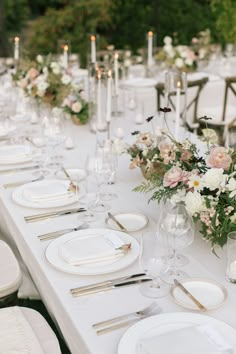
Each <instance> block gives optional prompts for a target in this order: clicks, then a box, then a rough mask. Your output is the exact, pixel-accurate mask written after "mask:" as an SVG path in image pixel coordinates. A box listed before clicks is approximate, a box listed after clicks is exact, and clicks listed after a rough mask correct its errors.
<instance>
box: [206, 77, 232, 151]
mask: <svg viewBox="0 0 236 354" xmlns="http://www.w3.org/2000/svg"><path fill="white" fill-rule="evenodd" d="M224 83H225V87H224V97H223V104H219V105H216V106H214V107H210V108H209V113H208V114H207V116H209V117H210V118H212V119H211V120H208V121H207V126H208V128H211V129H214V130H215V131H216V132H217V135H218V139H219V144H220V145H227V144H228V143H229V134H235V130H236V76H231V77H225V78H224ZM229 95H231V102H230V100H229ZM232 98H233V99H235V104H232ZM219 99H220V97H219ZM205 112H206V113H207V112H208V108H206V111H205ZM203 125H204V126H205V123H203V122H201V123H200V126H201V127H203Z"/></svg>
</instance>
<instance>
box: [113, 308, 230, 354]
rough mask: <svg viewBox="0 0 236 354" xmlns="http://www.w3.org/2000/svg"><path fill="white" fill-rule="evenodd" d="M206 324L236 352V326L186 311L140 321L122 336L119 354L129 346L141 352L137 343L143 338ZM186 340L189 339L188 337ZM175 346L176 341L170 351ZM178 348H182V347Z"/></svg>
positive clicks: (124, 353) (131, 350) (132, 351)
mask: <svg viewBox="0 0 236 354" xmlns="http://www.w3.org/2000/svg"><path fill="white" fill-rule="evenodd" d="M204 324H206V325H208V326H212V327H214V328H215V330H216V331H217V332H219V334H220V335H221V336H222V337H223V338H224V340H225V342H227V343H228V344H229V345H231V346H232V348H233V353H232V354H236V330H235V329H234V328H232V327H230V326H229V325H227V324H226V323H224V322H222V321H219V320H216V319H215V318H213V317H209V316H205V315H201V314H196V313H185V312H178V313H165V314H160V315H155V316H151V317H149V318H146V319H144V320H142V321H139V322H138V323H136V324H135V325H133V326H132V327H130V328H129V329H128V330H127V331H126V332H125V334H124V335H123V336H122V338H121V340H120V342H119V345H118V352H117V354H127V348H129V349H128V353H129V354H139V352H138V351H137V344H138V342H139V341H140V339H141V338H142V339H143V338H151V337H154V336H155V335H156V336H158V335H160V334H164V333H167V332H170V331H174V330H177V329H182V328H185V327H190V326H194V325H204ZM186 340H188V338H187V337H186ZM156 342H157V339H156ZM174 346H175V343H170V353H172V352H173V353H174V350H173V348H174ZM178 349H179V351H180V350H181V348H178ZM172 350H173V351H172ZM189 353H191V343H189ZM156 354H162V352H161V348H157V350H156ZM199 354H200V353H199Z"/></svg>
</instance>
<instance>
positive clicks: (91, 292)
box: [72, 278, 152, 297]
mask: <svg viewBox="0 0 236 354" xmlns="http://www.w3.org/2000/svg"><path fill="white" fill-rule="evenodd" d="M151 280H152V279H150V278H145V279H137V280H133V281H128V282H127V281H126V282H122V283H118V284H114V283H113V284H112V285H110V286H99V287H97V288H92V289H88V290H85V291H81V292H75V293H73V294H72V295H73V296H74V297H79V296H84V295H91V294H95V293H98V292H103V291H107V290H112V289H116V288H117V289H119V288H122V287H126V286H131V285H136V284H140V283H144V282H147V281H151Z"/></svg>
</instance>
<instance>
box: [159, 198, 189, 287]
mask: <svg viewBox="0 0 236 354" xmlns="http://www.w3.org/2000/svg"><path fill="white" fill-rule="evenodd" d="M157 235H158V238H159V239H160V240H162V241H163V242H165V244H166V247H167V249H168V252H169V257H167V259H169V261H170V269H169V271H168V274H166V275H165V281H166V282H168V283H171V284H172V283H173V282H174V279H175V278H176V279H180V280H181V279H182V278H185V277H186V276H187V274H186V273H185V272H183V271H182V270H179V269H178V265H177V250H181V249H183V248H185V247H188V246H189V245H190V244H191V243H192V242H193V239H194V224H193V221H192V218H191V216H190V215H189V214H188V213H187V211H186V209H185V207H184V205H182V204H175V205H172V204H171V203H169V204H167V205H165V207H164V208H163V211H162V213H161V215H160V220H159V224H158V231H157Z"/></svg>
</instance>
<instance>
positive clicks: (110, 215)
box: [108, 212, 127, 231]
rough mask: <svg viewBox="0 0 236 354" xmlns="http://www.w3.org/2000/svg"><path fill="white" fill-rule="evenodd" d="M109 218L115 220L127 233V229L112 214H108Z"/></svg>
mask: <svg viewBox="0 0 236 354" xmlns="http://www.w3.org/2000/svg"><path fill="white" fill-rule="evenodd" d="M108 217H109V218H110V219H111V220H113V221H114V222H115V223H116V225H117V226H118V227H119V228H120V229H121V230H122V231H127V230H126V228H125V227H124V226H123V225H122V224H121V223H120V222H119V221H118V220H117V219H116V218H115V216H114V215H112V214H111V213H110V212H108Z"/></svg>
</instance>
